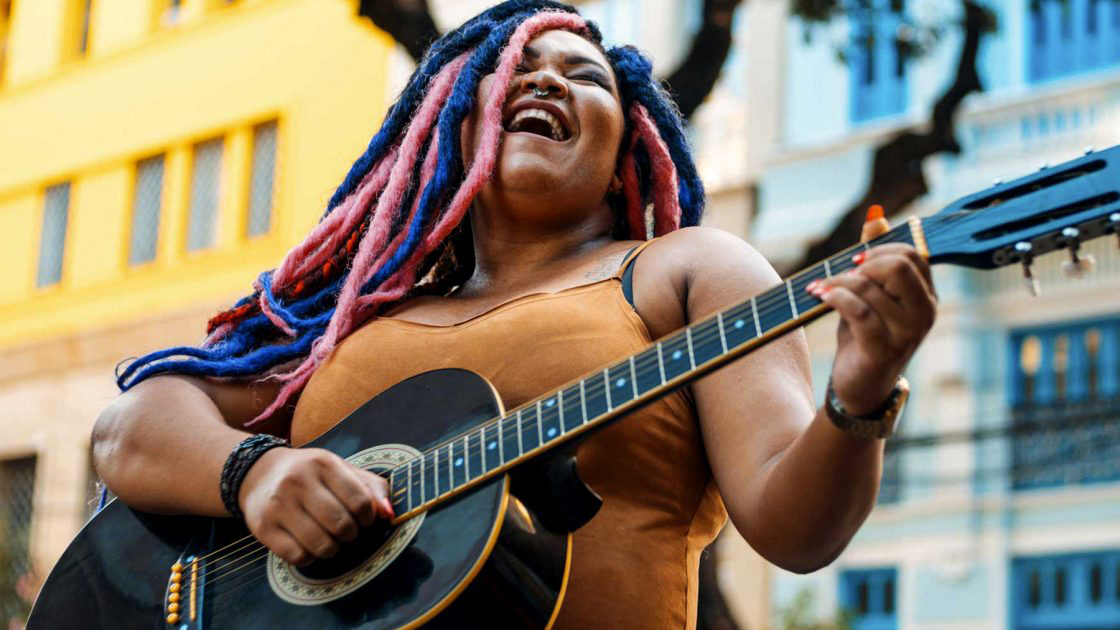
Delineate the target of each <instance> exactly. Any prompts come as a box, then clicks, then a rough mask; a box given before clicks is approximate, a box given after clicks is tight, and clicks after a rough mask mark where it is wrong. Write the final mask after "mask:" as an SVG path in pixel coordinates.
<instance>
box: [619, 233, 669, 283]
mask: <svg viewBox="0 0 1120 630" xmlns="http://www.w3.org/2000/svg"><path fill="white" fill-rule="evenodd" d="M659 238H661V237H660V236H656V237H654V238H651V239H649V240H648V241H646V242H644V243H642V244H640V245H638V246H637V247H635V248H634V249H631V250H630V252H629V253H627V254H626V258H624V259H623V260H622V264H620V265H619V266H618V270H617V271H615V272H614V275H613V276H611V277H612V278H621V277H622V275H623V274H625V273H626V272H627V271H628V270H629V269H630V266H631V265H633V264H634V260H635V259H637V258H638V254H640V253H642V250H643V249H645V248H646V246H647V245H649V244H650V243H652V242H654V241H656V240H657V239H659Z"/></svg>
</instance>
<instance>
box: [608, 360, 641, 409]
mask: <svg viewBox="0 0 1120 630" xmlns="http://www.w3.org/2000/svg"><path fill="white" fill-rule="evenodd" d="M606 373H607V382H608V383H609V384H610V389H611V408H612V409H613V408H615V407H621V406H622V405H624V404H626V403H628V402H630V401H631V400H633V399H634V378H633V373H634V372H633V370H632V369H631V366H630V361H629V360H627V361H626V362H625V363H619V364H618V365H612V366H611V367H609V368H607V370H606Z"/></svg>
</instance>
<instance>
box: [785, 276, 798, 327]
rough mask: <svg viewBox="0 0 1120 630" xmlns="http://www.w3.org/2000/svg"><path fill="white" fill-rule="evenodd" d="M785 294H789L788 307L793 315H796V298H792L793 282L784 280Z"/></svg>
mask: <svg viewBox="0 0 1120 630" xmlns="http://www.w3.org/2000/svg"><path fill="white" fill-rule="evenodd" d="M786 294H787V295H789V309H790V312H791V313H793V316H794V317H795V318H796V317H797V300H795V299H793V283H791V282H790V281H789V280H786Z"/></svg>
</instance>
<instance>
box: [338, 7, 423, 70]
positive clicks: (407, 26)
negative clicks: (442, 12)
mask: <svg viewBox="0 0 1120 630" xmlns="http://www.w3.org/2000/svg"><path fill="white" fill-rule="evenodd" d="M358 15H359V16H361V17H366V18H369V19H370V20H371V21H372V22H373V23H374V25H376V26H377V28H379V29H381V30H383V31H385V32H386V33H388V34H389V35H390V36H391V37H392V38H393V39H395V40H397V43H399V44H400V45H402V46H404V47H405V50H407V51H408V54H409V55H410V56H411V57H412V58H413V59H414V60H416V61H419V60H420V58H421V57H423V56H424V53H425V52H426V51H427V50H428V46H430V45H431V44H432V42H434V41H436V40H437V39H439V37H440V32H439V29H438V28H436V23H435V20H433V19H432V12H431V11H430V10H429V9H428V1H427V0H361V3H360V4H359V5H358Z"/></svg>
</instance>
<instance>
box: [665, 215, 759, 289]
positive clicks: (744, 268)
mask: <svg viewBox="0 0 1120 630" xmlns="http://www.w3.org/2000/svg"><path fill="white" fill-rule="evenodd" d="M648 251H649V253H650V254H651V256H650V258H652V259H654V260H655V261H657V263H658V266H659V267H660V268H661V269H660V270H661V271H662V272H663V273H665V277H673V278H677V279H678V282H681V283H683V285H684V286H683V288H684V289H685V290H686V291H688V292H689V293H691V292H692V290H693V289H695V288H697V287H701V286H704V285H707V284H719V283H731V284H732V285H733V286H729V287H728V292H729V293H732V294H740V293H748V294H750V293H757V292H758V291H761V290H763V289H766V288H768V287H770V286H772V285H774V284H775V283H777V282H778V281H779V280H780V278H779V277H778V274H777V272H775V271H774V268H773V267H771V266H770V263H769V262H767V261H766V258H764V257H763V256H762V254H760V253H759V252H758V250H756V249H755V248H754V247H752V246H751V245H750V244H749V243H747V242H746V241H744V240H743V239H741V238H739V237H738V236H735V235H734V234H731V233H730V232H725V231H723V230H720V229H717V228H711V227H704V226H697V227H687V228H682V229H680V230H677V231H676V232H672V233H670V234H666V235H665V236H663V237H662V238H660V239H658V240H657V241H656V242H654V243H651V244H650V246H649V248H648ZM651 262H652V261H651Z"/></svg>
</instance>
